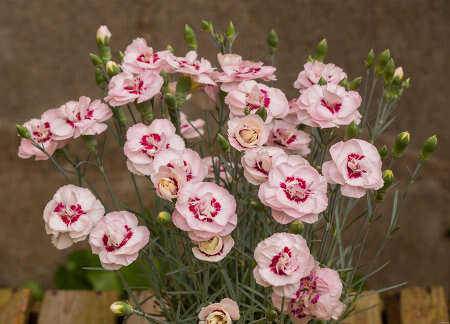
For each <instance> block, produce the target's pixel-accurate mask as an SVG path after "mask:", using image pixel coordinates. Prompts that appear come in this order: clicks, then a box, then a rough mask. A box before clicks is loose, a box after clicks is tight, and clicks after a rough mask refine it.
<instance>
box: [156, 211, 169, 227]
mask: <svg viewBox="0 0 450 324" xmlns="http://www.w3.org/2000/svg"><path fill="white" fill-rule="evenodd" d="M158 222H160V223H161V224H170V223H171V222H172V216H171V215H170V213H169V212H167V211H165V210H163V211H160V212H159V213H158Z"/></svg>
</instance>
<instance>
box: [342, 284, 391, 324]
mask: <svg viewBox="0 0 450 324" xmlns="http://www.w3.org/2000/svg"><path fill="white" fill-rule="evenodd" d="M363 294H364V295H367V296H366V297H363V298H361V299H360V300H358V301H357V302H356V305H355V306H356V309H355V312H357V311H362V310H364V309H367V310H365V311H362V312H360V313H358V314H355V315H352V316H350V317H349V318H347V319H345V320H344V321H343V322H342V324H363V323H364V324H383V321H382V317H381V312H382V310H383V301H382V300H381V298H380V295H379V294H373V295H370V294H371V292H370V291H366V292H363ZM369 307H370V308H369Z"/></svg>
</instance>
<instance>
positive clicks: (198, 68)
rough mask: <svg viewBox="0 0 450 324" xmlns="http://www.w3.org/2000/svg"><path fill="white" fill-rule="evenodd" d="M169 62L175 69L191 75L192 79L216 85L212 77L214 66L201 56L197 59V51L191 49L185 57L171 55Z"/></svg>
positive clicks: (204, 83)
mask: <svg viewBox="0 0 450 324" xmlns="http://www.w3.org/2000/svg"><path fill="white" fill-rule="evenodd" d="M167 62H168V63H169V65H170V66H171V67H172V69H173V71H175V72H178V73H182V74H186V75H189V76H191V78H192V80H193V81H195V82H197V83H200V84H203V85H211V86H215V85H216V83H215V82H214V80H213V79H212V78H211V75H212V73H213V72H214V68H213V67H212V66H211V63H210V62H209V61H208V60H206V59H204V58H201V59H200V60H198V59H197V52H195V51H190V52H188V53H187V54H186V56H185V57H175V56H173V57H170V58H168V59H167Z"/></svg>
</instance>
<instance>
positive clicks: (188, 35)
mask: <svg viewBox="0 0 450 324" xmlns="http://www.w3.org/2000/svg"><path fill="white" fill-rule="evenodd" d="M184 40H185V41H186V44H188V45H189V47H191V48H192V49H193V50H196V49H197V38H196V37H195V33H194V31H193V30H192V28H191V27H190V26H189V25H188V24H186V25H185V26H184Z"/></svg>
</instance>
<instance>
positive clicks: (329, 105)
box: [321, 99, 342, 115]
mask: <svg viewBox="0 0 450 324" xmlns="http://www.w3.org/2000/svg"><path fill="white" fill-rule="evenodd" d="M321 104H322V107H325V108H327V109H328V110H329V111H330V112H331V113H332V114H333V115H334V114H335V113H337V112H339V110H341V106H342V104H341V103H329V102H327V101H326V100H325V99H322V100H321Z"/></svg>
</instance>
